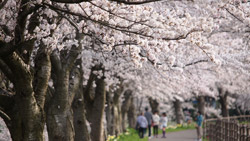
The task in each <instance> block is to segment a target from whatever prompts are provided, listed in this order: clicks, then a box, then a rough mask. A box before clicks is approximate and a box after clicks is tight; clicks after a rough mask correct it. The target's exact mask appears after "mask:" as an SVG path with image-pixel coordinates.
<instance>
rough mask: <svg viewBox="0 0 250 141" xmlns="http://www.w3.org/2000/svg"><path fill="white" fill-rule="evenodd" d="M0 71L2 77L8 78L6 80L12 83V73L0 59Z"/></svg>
mask: <svg viewBox="0 0 250 141" xmlns="http://www.w3.org/2000/svg"><path fill="white" fill-rule="evenodd" d="M0 69H1V71H2V72H3V73H4V75H5V76H6V77H8V79H9V80H10V81H11V82H12V83H14V80H15V79H14V77H13V73H12V71H11V70H10V68H9V67H8V66H7V65H6V64H5V63H4V61H3V60H2V59H0Z"/></svg>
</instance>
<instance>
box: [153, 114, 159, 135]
mask: <svg viewBox="0 0 250 141" xmlns="http://www.w3.org/2000/svg"><path fill="white" fill-rule="evenodd" d="M159 123H160V117H159V115H158V111H155V112H154V115H153V133H154V137H156V138H158V127H159Z"/></svg>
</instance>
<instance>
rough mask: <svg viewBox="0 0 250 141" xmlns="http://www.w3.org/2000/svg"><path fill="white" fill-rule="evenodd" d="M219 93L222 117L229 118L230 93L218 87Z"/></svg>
mask: <svg viewBox="0 0 250 141" xmlns="http://www.w3.org/2000/svg"><path fill="white" fill-rule="evenodd" d="M218 92H219V102H220V104H221V112H222V116H223V117H228V116H229V111H228V103H227V96H228V91H226V90H224V89H223V88H221V87H218Z"/></svg>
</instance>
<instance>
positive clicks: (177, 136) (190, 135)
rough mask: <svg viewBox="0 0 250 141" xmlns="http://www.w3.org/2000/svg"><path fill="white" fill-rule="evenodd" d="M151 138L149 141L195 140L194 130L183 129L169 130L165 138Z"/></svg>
mask: <svg viewBox="0 0 250 141" xmlns="http://www.w3.org/2000/svg"><path fill="white" fill-rule="evenodd" d="M161 136H162V135H160V137H158V138H152V139H150V140H149V141H195V139H196V130H185V131H179V132H169V133H167V134H166V137H167V138H161Z"/></svg>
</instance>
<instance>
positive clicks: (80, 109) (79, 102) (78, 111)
mask: <svg viewBox="0 0 250 141" xmlns="http://www.w3.org/2000/svg"><path fill="white" fill-rule="evenodd" d="M81 90H82V88H80V89H79V91H78V92H77V93H76V96H75V98H74V101H73V104H72V107H73V111H74V128H75V141H90V134H89V132H88V128H87V123H86V116H85V114H86V112H85V105H84V99H83V94H82V93H83V91H81Z"/></svg>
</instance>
